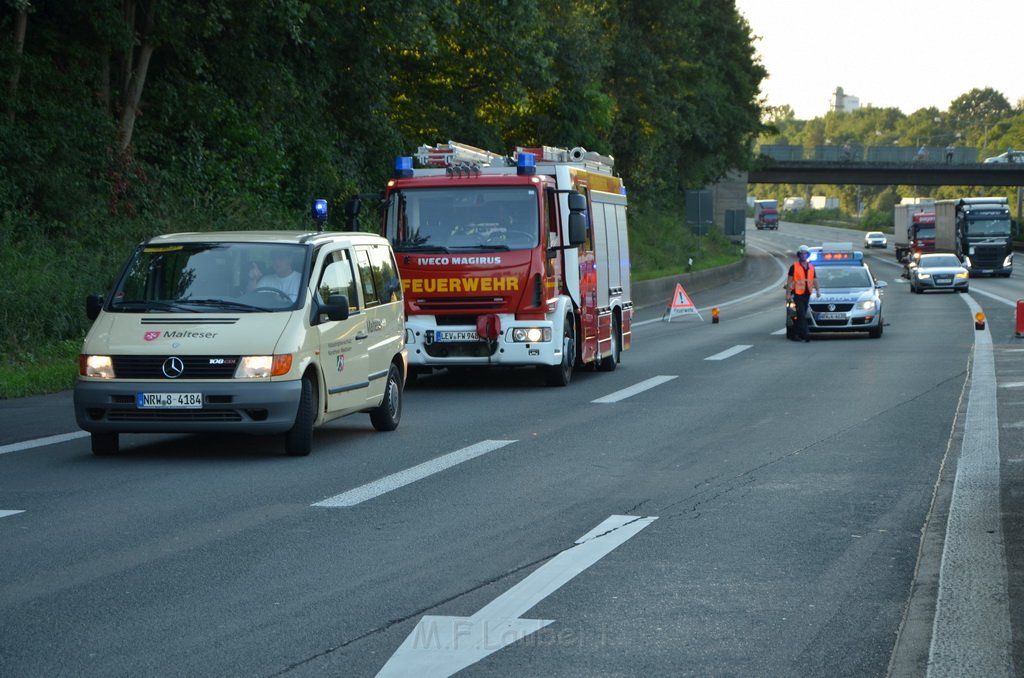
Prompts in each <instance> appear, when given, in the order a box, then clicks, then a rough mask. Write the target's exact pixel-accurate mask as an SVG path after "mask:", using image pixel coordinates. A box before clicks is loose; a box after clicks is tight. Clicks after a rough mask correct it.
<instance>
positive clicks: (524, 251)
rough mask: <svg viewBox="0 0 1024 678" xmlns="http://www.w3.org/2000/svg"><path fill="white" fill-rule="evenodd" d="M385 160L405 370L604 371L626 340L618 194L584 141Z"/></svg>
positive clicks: (622, 195) (557, 376)
mask: <svg viewBox="0 0 1024 678" xmlns="http://www.w3.org/2000/svg"><path fill="white" fill-rule="evenodd" d="M416 158H417V160H418V163H419V165H420V167H419V168H415V169H414V168H413V158H412V157H400V158H398V159H397V160H396V167H395V176H394V178H393V179H392V180H391V181H390V182H389V183H388V185H387V188H386V190H385V192H384V196H383V198H384V213H383V221H382V226H381V234H382V235H384V236H385V237H386V238H387V239H388V240H389V241H390V242H391V244H392V247H393V249H394V251H395V256H396V257H397V261H398V268H399V273H400V276H401V278H402V286H403V290H404V295H405V311H406V320H407V325H406V345H407V347H408V350H409V362H410V368H411V370H412V371H414V372H419V373H425V372H429V371H431V370H433V369H437V368H446V367H456V366H458V367H473V366H476V367H482V366H529V365H533V366H536V367H537V368H538V369H539V370H540V371H541V372H542V373H543V375H544V378H545V381H546V382H547V383H548V384H549V385H553V386H565V385H568V384H569V382H570V380H571V378H572V373H573V369H574V368H575V367H576V366H592V367H595V368H597V369H600V370H606V371H608V370H614V369H615V368H616V366H617V365H618V363H619V360H620V357H621V352H622V351H625V350H628V349H629V348H630V344H631V324H632V317H633V303H632V300H631V296H630V268H629V240H628V234H627V228H626V206H627V200H626V191H625V188H624V186H623V184H622V180H621V179H620V178H618V177H616V176H614V175H613V173H612V167H613V161H612V159H611V158H609V157H606V156H601V155H599V154H597V153H592V152H587V151H585V150H584V149H582V148H575V149H572V150H564V149H558V148H552V147H546V146H545V147H540V148H518V149H516V152H515V153H514V154H513V155H511V156H503V155H499V154H496V153H491V152H489V151H484V150H482V149H479V148H474V147H471V146H466V145H464V144H458V143H455V142H451V141H450V142H448V143H447V144H439V145H437V146H434V147H430V146H421V147H420V148H419V150H418V153H417V156H416Z"/></svg>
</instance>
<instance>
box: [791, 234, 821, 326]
mask: <svg viewBox="0 0 1024 678" xmlns="http://www.w3.org/2000/svg"><path fill="white" fill-rule="evenodd" d="M796 256H797V259H796V261H795V262H794V263H793V265H792V266H790V267H789V278H788V279H787V280H786V301H787V302H789V301H793V302H794V303H795V304H796V327H794V332H793V335H792V336H791V337H790V339H792V340H793V341H805V342H809V341H810V340H811V336H810V333H809V332H808V330H807V305H808V304H809V303H810V301H811V289H813V290H814V294H815V296H818V297H820V296H821V288H820V287H818V278H817V276H815V275H814V264H812V263H810V262H809V261H807V259H808V258H809V257H810V256H811V251H810V250H809V249H807V245H800V247H799V249H797V251H796Z"/></svg>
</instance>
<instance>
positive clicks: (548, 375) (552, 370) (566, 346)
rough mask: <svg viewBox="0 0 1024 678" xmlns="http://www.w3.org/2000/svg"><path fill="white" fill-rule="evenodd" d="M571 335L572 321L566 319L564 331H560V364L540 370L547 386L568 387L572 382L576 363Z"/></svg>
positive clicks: (573, 339)
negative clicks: (573, 368)
mask: <svg viewBox="0 0 1024 678" xmlns="http://www.w3.org/2000/svg"><path fill="white" fill-rule="evenodd" d="M573 334H574V332H573V324H572V319H571V318H566V319H565V329H564V330H562V362H561V363H559V364H558V365H550V366H545V367H542V368H541V369H542V370H544V383H546V384H547V385H548V386H568V385H569V382H570V381H572V366H573V363H575V362H576V340H575V338H574V337H573Z"/></svg>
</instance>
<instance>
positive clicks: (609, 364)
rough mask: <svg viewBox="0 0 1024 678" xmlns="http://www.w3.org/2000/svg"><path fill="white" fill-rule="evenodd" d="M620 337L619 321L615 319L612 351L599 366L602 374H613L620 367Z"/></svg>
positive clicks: (613, 321) (613, 322) (602, 359)
mask: <svg viewBox="0 0 1024 678" xmlns="http://www.w3.org/2000/svg"><path fill="white" fill-rule="evenodd" d="M619 335H620V332H619V319H618V318H615V319H614V320H612V350H611V352H610V353H609V354H608V355H606V356H605V357H603V358H601V362H600V363H598V366H597V369H599V370H601V371H602V372H611V371H613V370H614V369H615V368H616V367H618V366H619V360H621V359H622V342H620V341H619Z"/></svg>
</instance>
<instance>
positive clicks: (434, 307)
mask: <svg viewBox="0 0 1024 678" xmlns="http://www.w3.org/2000/svg"><path fill="white" fill-rule="evenodd" d="M505 304H506V300H505V298H504V297H434V298H431V299H417V300H416V306H417V307H418V308H419V309H420V310H421V311H462V310H465V311H495V310H499V309H501V308H502V307H504V306H505Z"/></svg>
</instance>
